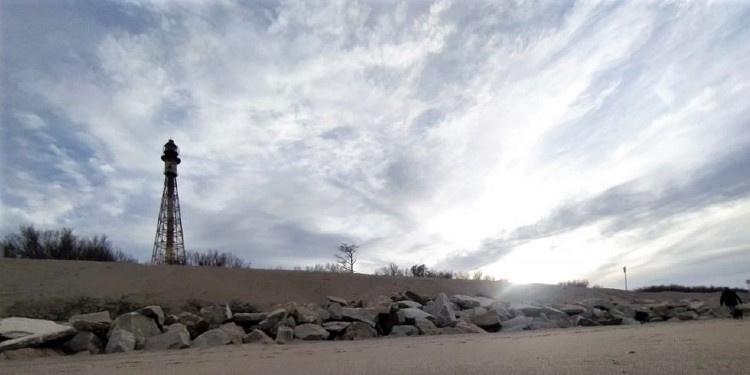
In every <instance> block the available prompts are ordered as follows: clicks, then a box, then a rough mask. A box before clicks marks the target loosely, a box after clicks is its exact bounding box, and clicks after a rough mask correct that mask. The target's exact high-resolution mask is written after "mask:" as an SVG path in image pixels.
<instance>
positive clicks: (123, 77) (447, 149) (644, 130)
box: [0, 1, 750, 277]
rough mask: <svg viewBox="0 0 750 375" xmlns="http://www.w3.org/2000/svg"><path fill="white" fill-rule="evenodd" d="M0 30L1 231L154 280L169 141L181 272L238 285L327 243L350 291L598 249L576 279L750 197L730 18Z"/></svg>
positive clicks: (516, 14) (264, 18) (78, 13)
mask: <svg viewBox="0 0 750 375" xmlns="http://www.w3.org/2000/svg"><path fill="white" fill-rule="evenodd" d="M2 7H3V12H2V14H4V15H3V19H2V21H3V22H0V24H2V28H3V29H2V33H3V35H4V37H3V48H2V50H0V62H1V63H2V66H3V70H2V73H0V74H2V80H3V82H4V87H7V89H4V92H3V104H2V106H3V111H0V116H1V117H2V121H3V124H7V125H4V126H3V128H2V132H3V134H2V135H3V136H4V137H3V142H4V143H3V149H2V159H3V163H2V165H0V176H2V178H3V180H4V186H5V187H4V188H3V189H2V190H0V202H2V205H0V210H2V212H0V214H2V215H3V217H4V218H7V219H6V220H3V224H2V227H1V228H0V229H2V230H3V231H6V232H7V231H10V230H13V229H14V228H15V227H17V225H18V224H21V223H24V222H34V223H38V224H39V225H48V226H59V225H66V226H73V227H74V228H75V229H76V230H77V231H79V232H83V233H84V234H89V233H91V234H93V233H100V232H105V233H107V234H109V235H110V237H111V238H112V239H113V241H114V242H115V243H116V244H119V245H120V246H121V247H122V248H123V250H125V251H127V252H130V253H133V254H135V255H136V256H138V257H139V258H140V259H142V260H145V259H148V257H149V255H150V251H151V246H152V243H153V242H152V238H153V232H154V230H155V229H154V226H155V225H156V211H157V210H158V202H159V198H160V194H161V188H162V186H161V184H162V181H163V177H162V175H161V168H162V166H161V165H160V163H161V161H160V160H158V157H159V155H160V151H161V146H162V144H163V143H164V142H166V140H167V139H168V138H172V139H174V140H175V141H176V143H177V144H178V145H179V146H180V148H181V153H182V155H181V157H182V159H183V163H182V164H181V165H180V177H179V178H178V184H179V190H180V197H181V204H182V210H183V212H182V216H183V224H184V227H185V235H186V239H185V242H186V244H187V245H188V248H189V249H204V248H218V249H219V250H222V251H232V252H234V253H236V254H238V255H240V256H242V257H245V258H247V259H248V260H250V261H252V262H253V263H254V264H255V265H256V266H268V267H274V266H276V265H279V264H283V265H287V266H292V265H293V264H294V263H300V264H302V263H318V262H322V263H324V262H326V261H331V260H332V257H331V255H332V252H333V251H335V248H336V246H337V245H338V244H339V243H340V242H341V241H357V242H359V243H361V244H362V248H361V257H362V259H361V262H360V263H359V264H361V265H362V267H363V271H368V270H374V269H376V268H379V267H380V266H382V264H386V263H388V262H391V261H394V262H397V263H399V264H401V265H404V266H406V265H410V264H414V263H427V264H428V265H430V266H435V267H445V268H452V269H455V270H463V269H470V268H476V267H484V268H486V269H487V270H488V271H489V270H490V268H492V267H491V266H492V264H494V263H497V261H498V260H501V259H502V260H504V261H518V262H521V261H522V260H520V259H522V258H523V257H527V258H528V259H527V260H523V262H526V261H529V262H531V261H532V259H533V257H534V256H542V255H543V254H544V256H547V255H548V254H550V251H551V250H549V249H550V247H556V249H559V250H560V251H564V250H565V246H568V245H570V246H573V245H576V246H577V245H579V242H581V241H583V242H586V241H593V242H592V243H598V244H607V246H611V248H612V249H615V248H616V249H615V250H612V251H611V254H610V255H609V256H601V255H598V254H595V255H592V254H593V253H587V252H585V251H583V250H581V253H580V254H581V255H582V256H588V257H589V258H590V259H595V261H593V260H592V262H591V264H588V263H586V267H587V268H586V269H585V270H584V269H581V270H576V271H575V272H579V273H582V272H590V274H591V275H594V274H596V272H597V271H596V270H597V269H598V268H599V267H605V266H606V265H607V264H610V263H612V264H614V263H613V262H616V260H618V257H621V256H623V255H622V254H623V251H625V250H624V249H630V248H632V246H634V244H636V243H638V244H641V245H647V246H646V247H648V248H649V249H651V250H649V251H650V252H648V253H643V254H641V255H640V256H641V260H645V259H659V258H658V254H660V253H662V252H663V253H669V252H670V251H672V250H670V249H671V247H670V246H671V245H670V244H667V241H666V240H665V239H664V238H667V237H669V235H670V234H674V233H677V232H678V229H677V228H675V227H674V226H670V225H669V221H670V220H683V219H684V218H686V217H692V216H690V215H694V214H695V213H696V212H703V210H708V209H710V207H718V206H722V205H726V204H730V202H735V204H738V205H741V204H744V203H737V202H745V201H744V200H743V198H744V197H746V196H747V186H746V184H745V183H744V182H743V181H747V177H748V176H745V175H746V173H744V172H743V171H742V165H743V164H744V163H746V162H747V159H748V155H747V154H746V153H743V151H742V150H746V149H747V146H748V143H750V142H748V141H749V139H748V136H746V135H745V134H746V133H747V132H746V128H747V124H748V123H747V121H746V119H747V118H748V117H747V115H748V112H749V111H750V107H748V104H747V103H746V99H745V98H746V97H747V96H748V94H750V92H748V91H750V84H749V83H748V82H750V76H749V75H748V73H747V72H746V69H744V66H746V65H747V64H748V63H750V61H748V57H747V56H750V51H749V50H748V49H750V47H749V46H748V45H747V43H743V42H742V41H744V40H745V39H747V37H750V35H748V34H749V33H750V31H749V29H748V27H747V26H746V25H745V22H743V21H744V20H743V18H742V14H743V12H746V11H747V10H746V9H745V8H746V7H745V6H744V5H742V4H729V3H724V4H686V5H678V4H656V3H654V4H649V3H632V4H631V3H623V4H619V3H616V4H612V3H592V2H580V3H579V2H570V3H555V4H545V6H544V7H540V6H538V5H534V4H526V3H502V4H498V3H493V2H484V1H472V2H469V3H460V4H459V3H456V2H453V3H452V2H449V1H423V2H408V1H405V2H394V3H388V2H354V1H339V2H317V1H305V2H283V1H281V2H276V1H264V2H254V3H244V2H235V1H223V2H150V1H130V2H126V3H96V4H86V5H85V6H84V5H82V4H72V3H71V4H67V3H60V4H46V5H40V4H36V5H26V6H22V5H19V4H3V5H2ZM11 34H12V35H15V36H17V37H14V38H8V37H7V35H11ZM48 35H55V38H54V40H53V39H50V38H48V37H47V36H48ZM28 46H35V48H28ZM691 220H694V219H691ZM695 220H697V219H695ZM716 220H719V219H716ZM722 220H723V219H722ZM652 221H659V222H660V223H662V224H663V226H662V228H663V230H664V231H665V232H664V234H663V235H662V236H659V235H650V236H647V235H645V234H643V233H645V232H644V231H645V229H644V228H647V227H649V226H650V225H651V222H652ZM730 221H731V220H730ZM691 222H692V221H691ZM636 232H637V233H640V234H641V235H638V236H634V237H632V238H630V240H627V239H626V237H627V235H628V234H629V233H636ZM732 236H733V238H741V235H739V234H737V233H735V232H732ZM705 243H706V246H709V245H710V244H711V241H709V240H708V239H706V240H705ZM716 243H717V244H718V242H716ZM591 246H593V245H591ZM717 246H718V245H717ZM582 248H588V247H586V246H583V247H582ZM609 248H610V247H608V249H609ZM617 249H619V250H617ZM586 251H589V250H586ZM686 251H687V250H686ZM514 259H515V260H514ZM523 259H526V258H523ZM662 262H664V264H666V263H667V261H666V260H662ZM519 264H520V263H519ZM685 267H688V266H687V265H686V266H685ZM658 269H659V268H658V267H657V268H655V270H658ZM498 272H500V271H498ZM655 272H656V271H655ZM497 276H498V277H503V276H502V275H500V274H498V275H497ZM559 276H560V277H565V275H559Z"/></svg>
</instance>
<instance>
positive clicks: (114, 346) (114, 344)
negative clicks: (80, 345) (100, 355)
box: [105, 329, 136, 354]
mask: <svg viewBox="0 0 750 375" xmlns="http://www.w3.org/2000/svg"><path fill="white" fill-rule="evenodd" d="M135 341H136V337H135V335H134V334H132V333H131V332H129V331H125V330H121V329H118V330H115V331H113V332H112V334H111V335H109V340H108V341H107V347H106V349H105V351H106V352H107V353H108V354H109V353H122V352H129V351H133V350H135Z"/></svg>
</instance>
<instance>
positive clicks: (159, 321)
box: [137, 305, 164, 328]
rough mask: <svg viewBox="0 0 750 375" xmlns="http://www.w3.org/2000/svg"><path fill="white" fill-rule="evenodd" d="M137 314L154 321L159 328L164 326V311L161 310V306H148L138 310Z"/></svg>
mask: <svg viewBox="0 0 750 375" xmlns="http://www.w3.org/2000/svg"><path fill="white" fill-rule="evenodd" d="M137 312H138V313H139V314H141V315H143V316H147V317H149V318H151V319H153V320H154V322H156V325H157V326H158V327H159V328H161V327H163V326H164V311H163V310H162V309H161V306H156V305H151V306H146V307H144V308H142V309H140V310H138V311H137Z"/></svg>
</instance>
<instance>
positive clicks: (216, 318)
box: [201, 305, 232, 328]
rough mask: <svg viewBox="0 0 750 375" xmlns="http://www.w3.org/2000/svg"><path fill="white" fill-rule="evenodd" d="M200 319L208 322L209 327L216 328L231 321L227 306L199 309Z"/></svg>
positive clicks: (230, 312) (230, 311)
mask: <svg viewBox="0 0 750 375" xmlns="http://www.w3.org/2000/svg"><path fill="white" fill-rule="evenodd" d="M201 318H203V320H205V321H206V322H208V325H209V326H210V327H212V328H213V327H218V326H220V325H222V324H224V323H225V322H226V321H228V320H229V319H232V310H230V309H229V306H227V305H211V306H206V307H203V308H201Z"/></svg>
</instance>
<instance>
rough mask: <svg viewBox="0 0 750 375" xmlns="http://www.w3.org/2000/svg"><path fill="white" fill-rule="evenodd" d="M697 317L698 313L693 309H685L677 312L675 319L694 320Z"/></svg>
mask: <svg viewBox="0 0 750 375" xmlns="http://www.w3.org/2000/svg"><path fill="white" fill-rule="evenodd" d="M698 317H699V315H698V313H696V312H695V311H685V312H681V313H678V314H677V319H680V320H695V319H698Z"/></svg>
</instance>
